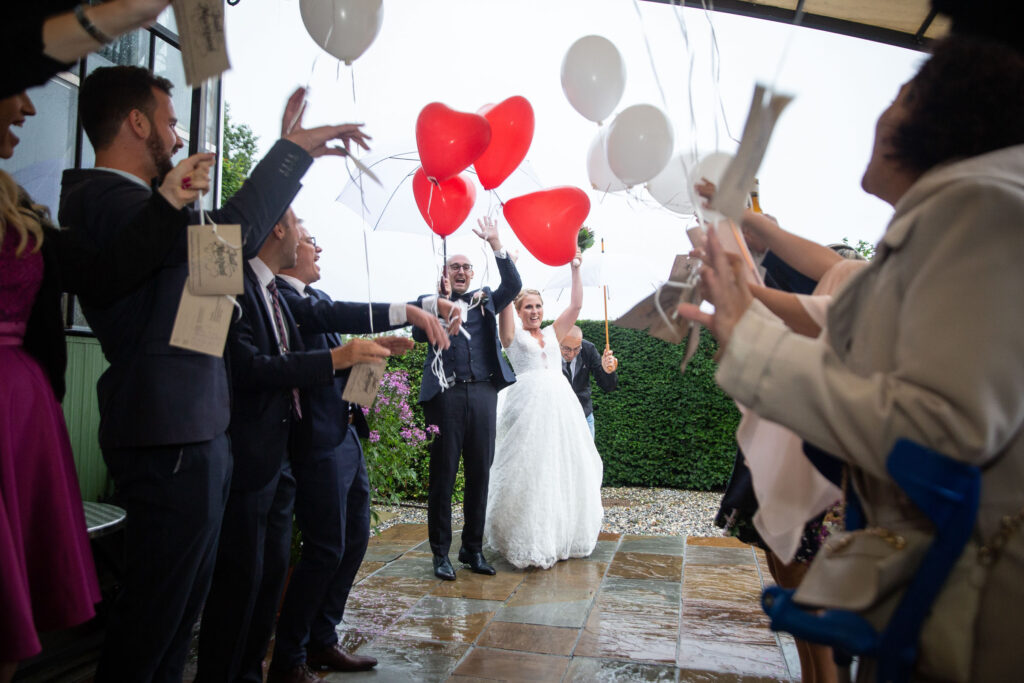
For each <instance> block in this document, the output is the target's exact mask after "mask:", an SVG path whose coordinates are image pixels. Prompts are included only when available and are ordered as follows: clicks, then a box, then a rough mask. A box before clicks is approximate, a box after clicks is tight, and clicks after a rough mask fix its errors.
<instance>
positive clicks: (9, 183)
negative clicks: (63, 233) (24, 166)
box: [0, 171, 47, 257]
mask: <svg viewBox="0 0 1024 683" xmlns="http://www.w3.org/2000/svg"><path fill="white" fill-rule="evenodd" d="M46 214H47V212H46V207H43V206H40V205H38V204H33V203H32V200H31V199H29V197H28V195H27V194H25V191H24V190H22V189H21V188H20V187H18V184H17V183H16V182H14V178H12V177H11V176H9V175H7V174H6V173H4V172H3V171H0V244H2V243H3V241H4V236H5V235H6V233H7V228H8V227H11V228H14V231H15V232H16V233H17V234H18V246H17V247H16V248H15V250H14V255H15V256H18V257H20V256H21V255H22V254H23V253H24V252H25V247H27V246H28V238H29V235H31V236H32V238H33V245H32V252H36V251H39V247H41V246H42V244H43V221H44V220H45V219H46Z"/></svg>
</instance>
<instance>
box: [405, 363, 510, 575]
mask: <svg viewBox="0 0 1024 683" xmlns="http://www.w3.org/2000/svg"><path fill="white" fill-rule="evenodd" d="M497 403H498V392H497V390H496V389H495V388H494V385H493V384H491V383H490V382H469V383H463V382H457V383H456V384H455V385H454V386H452V387H451V388H449V389H447V390H446V391H443V392H442V393H441V394H439V395H438V396H435V397H434V398H432V399H431V400H429V401H427V402H425V403H424V404H423V415H424V417H425V418H426V421H427V423H428V424H434V425H437V426H438V427H439V428H440V430H441V432H440V434H438V435H437V437H436V438H435V439H434V441H433V443H431V444H430V490H429V493H428V495H427V532H428V536H429V538H430V547H431V549H432V550H433V552H434V554H435V555H444V556H446V555H447V554H448V550H449V549H450V548H451V544H452V488H453V487H454V486H455V475H456V474H457V473H458V471H459V458H460V457H461V458H462V460H463V470H464V472H465V475H466V492H465V498H464V500H463V503H462V509H463V512H464V514H465V520H466V521H465V525H464V526H463V529H462V547H463V548H465V549H466V550H468V551H469V552H480V550H481V548H482V547H483V535H484V518H485V515H486V514H487V485H488V483H489V481H490V473H491V462H492V461H493V460H494V435H495V414H496V407H497Z"/></svg>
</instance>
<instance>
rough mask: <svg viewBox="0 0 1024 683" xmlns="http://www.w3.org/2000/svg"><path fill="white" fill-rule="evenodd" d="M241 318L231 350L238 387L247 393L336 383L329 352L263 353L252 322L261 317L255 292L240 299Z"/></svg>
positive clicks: (233, 328) (234, 328) (233, 326)
mask: <svg viewBox="0 0 1024 683" xmlns="http://www.w3.org/2000/svg"><path fill="white" fill-rule="evenodd" d="M238 303H239V304H240V305H241V307H242V315H241V317H240V318H239V319H237V320H235V321H234V322H232V323H231V330H230V332H229V334H228V349H229V350H230V353H231V375H232V381H233V382H234V383H235V386H237V387H240V388H246V389H264V388H280V389H291V388H294V387H299V388H301V387H309V386H317V385H322V384H330V383H331V382H333V381H334V367H333V364H332V363H331V352H330V350H323V351H295V352H292V353H286V354H283V355H282V354H268V353H264V352H263V351H262V350H261V349H260V347H259V344H258V343H257V341H256V332H255V330H254V328H253V322H252V321H253V319H254V318H256V317H257V316H259V315H261V312H260V309H259V308H257V307H258V306H259V305H260V304H259V302H257V301H256V300H255V296H254V295H253V292H252V289H251V288H249V287H248V286H247V287H246V291H245V294H243V295H242V296H240V297H238Z"/></svg>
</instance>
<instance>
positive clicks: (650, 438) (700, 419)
mask: <svg viewBox="0 0 1024 683" xmlns="http://www.w3.org/2000/svg"><path fill="white" fill-rule="evenodd" d="M579 326H580V328H582V330H583V336H584V338H586V339H589V340H590V341H592V342H593V343H594V344H595V345H596V346H597V347H598V350H599V351H600V350H602V349H603V348H604V323H603V322H602V321H586V320H583V321H580V322H579ZM610 335H611V346H612V350H613V351H614V352H615V356H616V357H617V358H618V359H619V371H618V373H619V388H618V389H617V390H616V391H614V392H610V393H606V392H604V391H602V390H601V389H600V388H599V387H598V386H597V385H596V383H595V384H594V388H593V391H594V394H593V398H594V421H595V428H596V432H597V436H596V443H597V449H598V451H599V452H600V453H601V457H602V458H603V460H604V484H605V485H606V486H658V487H671V488H682V489H697V490H711V489H718V488H721V487H723V486H724V485H725V484H726V482H727V481H728V479H729V473H730V472H731V470H732V462H733V455H734V454H735V452H736V441H735V433H736V426H737V424H738V423H739V417H740V416H739V411H737V409H736V406H735V405H734V404H733V402H732V401H731V400H730V399H729V398H728V397H727V396H725V394H724V393H722V391H721V390H720V389H719V388H718V387H717V386H716V385H715V379H714V373H715V364H714V362H713V360H712V357H713V356H714V354H715V351H716V348H717V347H716V345H715V342H714V339H713V338H712V337H711V336H710V335H709V334H708V333H707V331H706V330H705V331H702V332H701V343H700V347H699V349H698V351H697V354H696V356H694V358H693V359H692V360H691V361H690V365H689V367H687V370H686V374H685V375H682V374H680V372H679V364H680V363H681V362H682V358H683V353H684V351H685V345H675V344H669V343H667V342H663V341H661V340H659V339H655V338H654V337H651V336H650V335H648V334H647V333H646V332H641V331H637V330H629V329H625V328H619V327H615V326H611V327H610ZM425 354H426V347H425V345H423V344H417V345H416V348H415V349H414V350H412V351H410V352H409V353H407V354H405V355H404V356H402V357H399V358H392V359H390V360H389V361H388V367H389V369H395V368H399V367H400V368H404V369H406V370H407V371H408V372H409V376H410V381H411V383H412V385H413V386H414V387H415V391H418V388H419V384H420V381H421V378H422V372H423V359H424V357H425ZM415 410H416V411H417V415H420V414H421V413H420V412H419V410H420V409H419V406H418V404H417V405H416V407H415ZM428 460H429V456H428V455H427V453H426V449H424V451H423V453H422V454H421V455H420V457H419V458H418V462H417V463H415V464H414V469H415V470H416V471H417V481H416V482H415V484H414V485H412V486H410V487H407V488H406V490H404V491H401V492H400V493H402V494H403V495H404V496H406V497H411V498H425V497H426V489H427V481H428V480H427V469H428V467H427V464H428ZM371 466H372V463H371ZM459 484H460V486H459V490H460V491H461V478H460V482H459Z"/></svg>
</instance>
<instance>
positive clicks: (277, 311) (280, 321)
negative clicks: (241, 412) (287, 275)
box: [267, 280, 302, 420]
mask: <svg viewBox="0 0 1024 683" xmlns="http://www.w3.org/2000/svg"><path fill="white" fill-rule="evenodd" d="M267 291H268V292H270V301H271V302H272V303H273V304H274V327H276V328H277V339H278V346H279V347H280V349H281V353H282V354H285V353H288V332H287V330H286V329H285V326H284V316H283V315H282V314H281V298H280V297H279V296H278V295H277V283H276V282H274V281H273V280H271V281H270V282H268V283H267ZM292 411H293V412H294V413H295V418H296V419H298V420H301V419H302V406H301V404H300V403H299V390H298V389H297V388H293V389H292Z"/></svg>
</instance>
